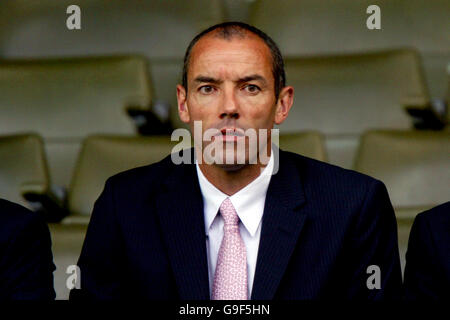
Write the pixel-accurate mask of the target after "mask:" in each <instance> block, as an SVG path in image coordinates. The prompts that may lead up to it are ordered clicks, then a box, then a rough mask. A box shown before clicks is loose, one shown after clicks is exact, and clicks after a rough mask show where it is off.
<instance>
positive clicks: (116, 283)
mask: <svg viewBox="0 0 450 320" xmlns="http://www.w3.org/2000/svg"><path fill="white" fill-rule="evenodd" d="M179 166H185V165H183V164H181V165H179ZM177 168H179V167H178V166H177V165H175V164H174V163H173V162H172V161H171V157H170V155H169V156H168V157H166V158H164V159H163V160H161V161H159V162H157V163H154V164H151V165H147V166H142V167H138V168H134V169H131V170H127V171H124V172H121V173H119V174H116V175H114V176H112V177H110V178H109V179H108V180H107V181H106V183H105V188H104V190H103V192H102V193H101V195H100V196H99V198H98V199H97V201H96V202H95V205H94V209H93V212H92V215H91V219H90V222H89V226H88V229H87V233H86V237H85V240H84V244H83V248H82V251H81V255H80V258H79V260H78V263H77V264H78V266H79V268H80V271H81V281H80V285H81V288H80V289H72V290H71V292H70V300H111V299H127V294H126V292H127V290H126V289H125V288H124V287H126V286H127V285H130V284H129V282H130V281H128V282H127V281H126V280H125V279H124V278H126V277H127V271H126V266H124V265H123V263H124V260H125V258H124V255H126V252H125V250H126V249H125V248H124V243H123V236H124V232H125V233H126V234H127V235H130V233H133V229H134V228H135V227H138V226H139V225H138V224H139V222H137V221H141V220H142V219H149V220H147V221H154V220H153V218H152V213H151V210H152V209H151V207H152V205H154V203H153V202H152V201H151V198H152V196H153V195H154V194H156V193H157V192H159V191H160V189H161V184H162V183H163V181H165V180H166V178H167V177H168V176H169V175H171V173H172V172H173V171H174V170H176V169H177ZM181 171H183V170H181ZM144 216H145V217H144ZM124 225H126V227H124ZM156 227H157V223H156V222H155V223H154V225H148V226H146V228H148V232H149V233H152V231H151V230H150V229H151V228H156ZM124 228H125V229H126V231H124ZM131 236H132V235H131ZM128 280H129V279H128ZM128 296H129V295H128Z"/></svg>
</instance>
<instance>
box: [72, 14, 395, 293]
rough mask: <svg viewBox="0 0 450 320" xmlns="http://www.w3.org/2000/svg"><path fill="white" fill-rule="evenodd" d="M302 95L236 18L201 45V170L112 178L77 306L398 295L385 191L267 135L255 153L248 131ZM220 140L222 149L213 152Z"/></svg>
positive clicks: (186, 103) (196, 54) (267, 124)
mask: <svg viewBox="0 0 450 320" xmlns="http://www.w3.org/2000/svg"><path fill="white" fill-rule="evenodd" d="M293 95H294V89H293V88H292V87H290V86H286V85H285V75H284V67H283V60H282V57H281V54H280V52H279V49H278V48H277V46H276V44H275V43H274V42H273V41H272V40H271V39H270V38H269V37H268V36H267V35H265V34H264V33H262V32H261V31H260V30H258V29H256V28H254V27H251V26H249V25H246V24H243V23H233V22H230V23H224V24H220V25H216V26H213V27H211V28H209V29H207V30H205V31H204V32H202V33H200V34H199V35H198V36H197V37H195V38H194V39H193V40H192V42H191V44H190V45H189V47H188V49H187V52H186V55H185V61H184V72H183V84H182V85H178V86H177V97H178V111H179V116H180V118H181V120H182V121H184V122H185V123H188V124H189V125H190V127H191V131H195V129H198V126H197V128H196V127H195V124H199V123H200V124H201V127H202V128H201V130H202V133H203V134H204V135H203V139H201V140H200V141H199V140H198V139H196V140H195V146H196V161H195V164H181V165H175V164H174V163H173V162H172V158H171V157H170V156H169V157H167V158H166V159H164V160H162V161H161V162H159V163H156V164H153V165H150V166H146V167H141V168H137V169H133V170H130V171H127V172H124V173H121V174H118V175H116V176H114V177H112V178H110V179H108V181H107V182H106V185H105V189H104V191H103V193H102V194H101V196H100V198H99V199H98V200H97V202H96V204H95V207H94V211H93V214H92V218H91V221H90V225H89V228H88V231H87V236H86V239H85V243H84V245H83V250H82V253H81V256H80V259H79V263H78V264H79V267H80V268H81V290H77V291H72V292H71V298H78V297H84V298H90V299H119V298H129V299H133V298H144V299H243V300H245V299H260V300H267V299H339V298H341V299H342V298H343V299H370V300H372V299H390V298H395V297H397V296H398V295H399V294H400V291H401V271H400V263H399V255H398V247H397V234H396V221H395V218H394V212H393V209H392V206H391V204H390V200H389V197H388V194H387V191H386V188H385V187H384V185H383V184H382V183H381V182H379V181H377V180H375V179H372V178H370V177H367V176H364V175H362V174H359V173H356V172H353V171H349V170H344V169H341V168H338V167H335V166H332V165H328V164H326V163H323V162H319V161H315V160H312V159H309V158H305V157H302V156H300V155H296V154H292V153H288V152H283V151H280V152H278V150H277V149H274V148H273V147H272V145H271V142H272V140H271V134H270V131H269V134H268V135H267V138H266V139H265V140H260V141H259V142H258V146H257V148H258V149H257V152H256V153H255V152H252V150H251V148H250V147H249V142H250V139H249V138H248V137H247V135H244V132H247V131H249V130H254V131H256V132H258V133H260V132H263V131H264V130H270V129H271V128H273V125H274V124H281V123H282V122H283V121H284V120H285V119H286V117H287V116H288V113H289V109H290V108H291V106H292V103H293ZM208 130H209V133H210V134H209V138H205V136H208V134H207V132H208ZM211 130H212V134H211ZM243 141H245V144H244V146H245V148H244V149H243V150H244V151H243V152H244V153H242V150H241V149H239V148H237V146H238V145H239V143H240V142H243ZM211 145H219V146H221V147H223V149H220V147H219V148H216V149H215V152H211V153H209V152H207V150H208V148H209V147H210V146H211ZM216 147H217V146H216ZM200 149H203V150H204V152H199V150H200ZM238 149H239V151H240V152H236V153H233V152H235V151H237V150H238ZM220 151H223V153H222V155H220V154H221V153H220ZM265 152H267V154H268V155H269V156H270V157H269V158H268V159H269V160H268V161H262V159H263V157H262V155H263V154H264V153H265ZM218 154H219V156H218V157H217V155H218ZM241 156H243V158H244V161H243V163H242V161H237V160H238V158H239V159H241V160H242V157H241ZM228 158H230V159H231V162H230V161H221V160H224V159H228ZM370 266H372V267H370ZM374 266H375V268H377V267H378V268H379V270H378V271H379V274H372V271H370V270H372V269H371V268H373V267H374ZM369 267H370V268H369ZM367 270H369V273H368V272H367ZM375 273H376V271H375ZM371 277H372V278H371ZM373 279H375V280H373ZM374 284H375V287H374Z"/></svg>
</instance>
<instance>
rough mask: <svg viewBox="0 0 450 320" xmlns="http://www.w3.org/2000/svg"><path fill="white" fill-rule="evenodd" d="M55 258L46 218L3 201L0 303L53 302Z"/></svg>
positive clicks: (1, 205) (0, 218)
mask: <svg viewBox="0 0 450 320" xmlns="http://www.w3.org/2000/svg"><path fill="white" fill-rule="evenodd" d="M54 270H55V266H54V264H53V255H52V251H51V240H50V232H49V230H48V227H47V224H46V223H45V221H44V220H43V218H42V217H41V216H40V215H39V214H37V213H34V212H31V211H30V210H28V209H26V208H24V207H22V206H20V205H18V204H15V203H12V202H9V201H6V200H1V199H0V300H53V299H55V291H54V289H53V271H54Z"/></svg>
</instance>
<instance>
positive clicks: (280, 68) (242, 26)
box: [182, 21, 286, 100]
mask: <svg viewBox="0 0 450 320" xmlns="http://www.w3.org/2000/svg"><path fill="white" fill-rule="evenodd" d="M212 31H216V33H217V34H216V36H218V37H220V38H222V39H225V40H231V39H232V38H235V37H240V38H244V37H245V36H246V32H250V33H253V34H254V35H256V36H258V37H259V38H260V39H261V40H263V41H264V43H265V44H266V45H267V47H268V48H269V50H270V53H271V55H272V74H273V79H274V82H275V98H276V99H277V100H278V96H279V94H280V91H281V89H282V88H284V86H285V85H286V74H285V72H284V62H283V56H282V55H281V52H280V49H279V48H278V46H277V44H276V43H275V41H273V40H272V38H270V37H269V36H268V35H267V34H265V33H264V32H263V31H261V30H259V29H258V28H256V27H254V26H251V25H249V24H246V23H243V22H235V21H233V22H223V23H219V24H216V25H213V26H211V27H209V28H208V29H205V30H203V31H202V32H200V33H199V34H198V35H196V36H195V37H194V39H192V41H191V42H190V43H189V46H188V47H187V49H186V53H185V55H184V64H183V77H182V85H183V87H184V88H185V89H186V91H187V90H188V88H187V73H188V69H189V60H190V57H191V51H192V48H193V47H194V45H195V44H196V43H197V42H198V41H199V40H200V39H201V38H202V37H203V36H205V35H207V34H208V33H210V32H212Z"/></svg>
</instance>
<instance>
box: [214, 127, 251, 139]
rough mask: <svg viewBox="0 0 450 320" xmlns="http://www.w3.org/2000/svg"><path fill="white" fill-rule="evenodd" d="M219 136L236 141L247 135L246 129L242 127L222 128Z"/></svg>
mask: <svg viewBox="0 0 450 320" xmlns="http://www.w3.org/2000/svg"><path fill="white" fill-rule="evenodd" d="M220 133H221V135H220V134H218V135H217V138H218V139H220V140H222V141H225V142H236V141H238V139H241V138H243V137H244V136H245V134H244V130H242V129H240V128H222V129H221V130H220Z"/></svg>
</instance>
